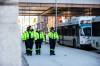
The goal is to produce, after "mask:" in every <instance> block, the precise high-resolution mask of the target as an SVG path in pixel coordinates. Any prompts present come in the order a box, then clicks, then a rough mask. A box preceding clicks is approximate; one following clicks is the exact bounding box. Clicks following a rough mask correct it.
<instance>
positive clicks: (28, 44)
mask: <svg viewBox="0 0 100 66" xmlns="http://www.w3.org/2000/svg"><path fill="white" fill-rule="evenodd" d="M33 43H34V42H33V39H28V40H26V41H25V46H26V54H28V55H32V48H33Z"/></svg>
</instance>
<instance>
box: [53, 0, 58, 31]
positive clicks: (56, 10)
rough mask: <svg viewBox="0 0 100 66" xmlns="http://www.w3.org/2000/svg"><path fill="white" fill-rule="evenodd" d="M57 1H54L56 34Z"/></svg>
mask: <svg viewBox="0 0 100 66" xmlns="http://www.w3.org/2000/svg"><path fill="white" fill-rule="evenodd" d="M57 10H58V9H57V0H55V26H54V27H55V31H56V32H57Z"/></svg>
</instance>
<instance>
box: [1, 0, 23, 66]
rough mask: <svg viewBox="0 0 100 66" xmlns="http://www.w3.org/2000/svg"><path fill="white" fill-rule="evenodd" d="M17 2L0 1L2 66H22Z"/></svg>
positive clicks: (14, 0)
mask: <svg viewBox="0 0 100 66" xmlns="http://www.w3.org/2000/svg"><path fill="white" fill-rule="evenodd" d="M17 2H18V1H17V0H0V66H21V65H22V64H21V46H20V45H21V43H20V34H19V33H20V30H19V28H18V25H17V17H18V7H17V6H18V5H17Z"/></svg>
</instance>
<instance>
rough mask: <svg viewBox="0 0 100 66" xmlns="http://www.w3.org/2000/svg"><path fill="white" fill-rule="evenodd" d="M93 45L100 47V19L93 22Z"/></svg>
mask: <svg viewBox="0 0 100 66" xmlns="http://www.w3.org/2000/svg"><path fill="white" fill-rule="evenodd" d="M92 47H94V48H96V49H100V21H98V22H93V23H92Z"/></svg>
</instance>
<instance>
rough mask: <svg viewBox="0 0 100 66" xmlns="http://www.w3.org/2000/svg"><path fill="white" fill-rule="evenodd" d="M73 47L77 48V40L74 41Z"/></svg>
mask: <svg viewBox="0 0 100 66" xmlns="http://www.w3.org/2000/svg"><path fill="white" fill-rule="evenodd" d="M73 47H74V48H76V40H75V39H73Z"/></svg>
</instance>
